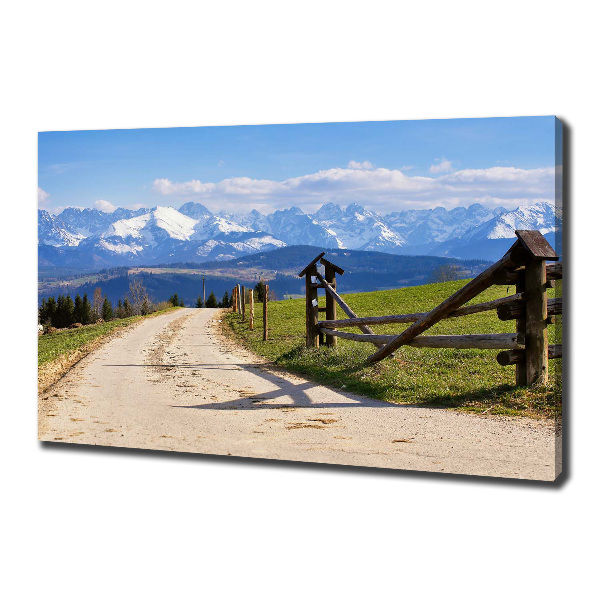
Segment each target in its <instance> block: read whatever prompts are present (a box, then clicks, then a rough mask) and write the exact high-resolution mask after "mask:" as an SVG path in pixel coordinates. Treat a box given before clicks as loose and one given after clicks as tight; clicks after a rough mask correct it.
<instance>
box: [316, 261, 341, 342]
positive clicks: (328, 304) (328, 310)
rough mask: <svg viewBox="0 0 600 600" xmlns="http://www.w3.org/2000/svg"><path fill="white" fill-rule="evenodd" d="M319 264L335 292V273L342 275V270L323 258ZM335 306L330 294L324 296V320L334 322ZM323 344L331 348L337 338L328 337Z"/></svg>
mask: <svg viewBox="0 0 600 600" xmlns="http://www.w3.org/2000/svg"><path fill="white" fill-rule="evenodd" d="M321 263H322V264H324V265H325V280H326V281H328V282H329V283H330V284H331V287H332V289H334V290H335V287H336V280H335V276H336V273H339V272H340V271H341V273H343V272H344V271H343V269H340V268H338V267H336V265H334V264H333V263H330V262H329V261H328V260H325V259H324V258H322V259H321ZM336 306H337V304H336V303H335V300H334V299H333V296H331V294H325V317H326V319H328V320H332V321H334V320H335V318H336ZM325 343H326V344H327V345H328V346H330V347H332V348H333V347H335V346H337V338H336V337H335V336H333V335H328V336H327V338H326V339H325Z"/></svg>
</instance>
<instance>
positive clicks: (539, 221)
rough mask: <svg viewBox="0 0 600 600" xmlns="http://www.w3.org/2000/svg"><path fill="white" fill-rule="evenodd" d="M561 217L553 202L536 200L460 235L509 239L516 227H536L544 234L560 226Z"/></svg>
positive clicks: (478, 238) (466, 239)
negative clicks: (535, 202) (529, 204)
mask: <svg viewBox="0 0 600 600" xmlns="http://www.w3.org/2000/svg"><path fill="white" fill-rule="evenodd" d="M561 226H562V222H561V219H560V218H559V217H558V216H557V214H556V208H555V207H554V205H553V204H549V203H547V202H538V203H537V204H532V205H531V206H520V207H519V208H517V209H515V210H512V211H507V212H504V213H502V214H500V215H498V216H497V217H495V218H493V219H491V220H490V221H488V222H486V223H485V224H484V225H482V226H479V227H475V228H473V229H470V230H469V231H468V232H466V233H465V235H464V236H462V237H461V240H463V241H473V240H482V239H488V240H498V239H509V238H513V237H514V236H515V230H516V229H537V230H538V231H540V233H542V235H546V234H548V233H555V232H556V230H557V228H561Z"/></svg>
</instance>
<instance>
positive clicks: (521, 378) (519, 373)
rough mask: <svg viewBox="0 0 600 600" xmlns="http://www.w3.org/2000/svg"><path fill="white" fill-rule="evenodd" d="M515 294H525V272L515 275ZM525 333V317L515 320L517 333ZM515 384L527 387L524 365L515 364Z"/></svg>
mask: <svg viewBox="0 0 600 600" xmlns="http://www.w3.org/2000/svg"><path fill="white" fill-rule="evenodd" d="M517 277H518V279H517V283H516V288H517V294H521V293H524V292H525V271H519V272H518V274H517ZM526 332H527V324H526V321H525V316H523V318H521V319H517V333H520V334H522V335H526ZM515 383H516V385H521V386H522V385H527V369H526V368H525V363H524V362H523V363H520V364H519V363H517V365H516V366H515Z"/></svg>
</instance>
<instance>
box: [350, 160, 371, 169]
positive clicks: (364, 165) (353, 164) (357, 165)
mask: <svg viewBox="0 0 600 600" xmlns="http://www.w3.org/2000/svg"><path fill="white" fill-rule="evenodd" d="M348 168H349V169H358V170H362V171H371V170H373V169H374V168H375V167H374V166H373V165H372V164H371V163H370V162H369V161H368V160H365V161H363V162H358V161H356V160H351V161H350V162H349V163H348Z"/></svg>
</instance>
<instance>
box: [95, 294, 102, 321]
mask: <svg viewBox="0 0 600 600" xmlns="http://www.w3.org/2000/svg"><path fill="white" fill-rule="evenodd" d="M102 306H103V304H102V290H101V289H100V288H99V287H97V288H96V289H95V290H94V301H93V302H92V312H93V315H94V321H97V320H98V319H100V318H102Z"/></svg>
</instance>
